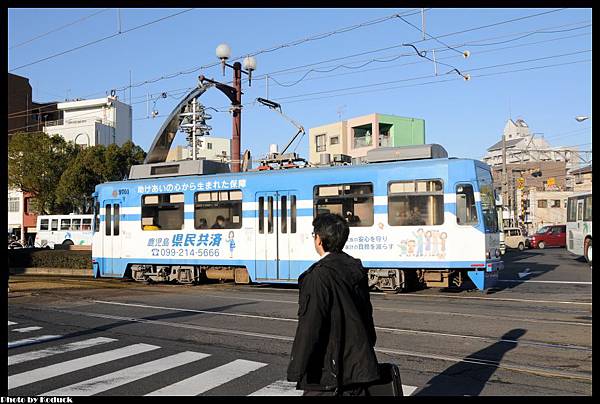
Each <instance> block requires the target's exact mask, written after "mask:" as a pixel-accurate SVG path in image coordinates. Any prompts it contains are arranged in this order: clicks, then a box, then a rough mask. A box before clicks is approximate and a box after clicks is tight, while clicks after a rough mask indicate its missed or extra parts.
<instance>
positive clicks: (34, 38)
mask: <svg viewBox="0 0 600 404" xmlns="http://www.w3.org/2000/svg"><path fill="white" fill-rule="evenodd" d="M108 10H110V9H109V8H105V9H103V10H100V11H97V12H95V13H93V14H90V15H87V16H85V17H82V18H79V19H77V20H75V21H72V22H70V23H68V24H65V25H62V26H60V27H58V28H55V29H53V30H50V31H48V32H46V33H44V34H40V35H38V36H35V37H33V38H31V39H28V40H26V41H23V42H20V43H18V44H16V45H13V46H11V47H9V48H8V49H9V50H10V49H14V48H18V47H19V46H23V45H25V44H28V43H30V42H33V41H35V40H37V39H40V38H43V37H45V36H47V35H50V34H52V33H54V32H57V31H60V30H62V29H65V28H67V27H70V26H71V25H75V24H77V23H78V22H81V21H84V20H87V19H88V18H92V17H94V16H96V15H98V14H100V13H103V12H105V11H108Z"/></svg>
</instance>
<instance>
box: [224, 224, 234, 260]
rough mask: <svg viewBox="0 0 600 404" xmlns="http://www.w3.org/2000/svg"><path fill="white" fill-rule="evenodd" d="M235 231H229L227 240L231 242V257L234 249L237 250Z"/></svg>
mask: <svg viewBox="0 0 600 404" xmlns="http://www.w3.org/2000/svg"><path fill="white" fill-rule="evenodd" d="M233 237H234V233H233V231H230V232H229V238H228V239H227V240H226V241H227V242H228V243H229V258H233V250H235V240H234V239H233Z"/></svg>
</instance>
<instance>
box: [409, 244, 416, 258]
mask: <svg viewBox="0 0 600 404" xmlns="http://www.w3.org/2000/svg"><path fill="white" fill-rule="evenodd" d="M416 244H417V242H416V241H415V240H408V256H409V257H414V256H415V246H416Z"/></svg>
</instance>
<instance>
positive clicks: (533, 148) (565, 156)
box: [482, 119, 579, 170]
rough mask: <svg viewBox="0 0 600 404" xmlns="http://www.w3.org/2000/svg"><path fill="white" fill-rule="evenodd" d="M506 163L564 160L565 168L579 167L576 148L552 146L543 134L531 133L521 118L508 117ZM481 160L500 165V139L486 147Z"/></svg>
mask: <svg viewBox="0 0 600 404" xmlns="http://www.w3.org/2000/svg"><path fill="white" fill-rule="evenodd" d="M503 136H504V138H505V146H506V164H517V163H527V162H534V161H536V162H537V161H566V163H567V170H569V169H576V168H579V158H578V155H577V149H576V148H575V149H574V148H571V147H569V148H565V147H552V146H550V144H549V143H548V142H547V141H546V140H544V138H543V136H540V135H539V134H535V133H531V132H530V131H529V126H528V125H527V123H526V122H525V121H524V120H522V119H517V121H516V122H515V121H513V120H512V119H509V120H508V121H507V122H506V125H505V126H504V132H503ZM482 160H483V161H484V162H485V163H487V164H489V165H490V166H492V167H496V166H499V165H502V139H501V140H500V141H499V142H498V143H496V144H494V145H492V146H491V147H489V148H488V149H487V153H486V155H485V156H484V157H483V158H482Z"/></svg>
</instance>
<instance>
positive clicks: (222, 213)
mask: <svg viewBox="0 0 600 404" xmlns="http://www.w3.org/2000/svg"><path fill="white" fill-rule="evenodd" d="M194 228H196V229H241V228H242V191H240V190H231V191H212V192H210V191H209V192H196V194H195V195H194Z"/></svg>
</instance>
